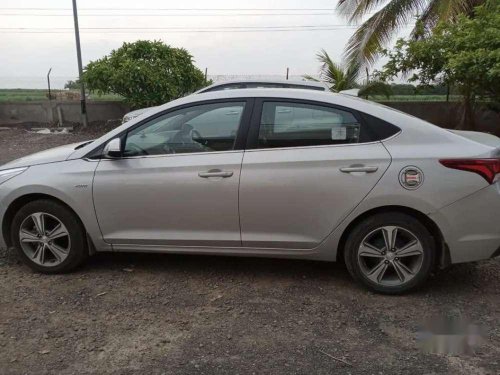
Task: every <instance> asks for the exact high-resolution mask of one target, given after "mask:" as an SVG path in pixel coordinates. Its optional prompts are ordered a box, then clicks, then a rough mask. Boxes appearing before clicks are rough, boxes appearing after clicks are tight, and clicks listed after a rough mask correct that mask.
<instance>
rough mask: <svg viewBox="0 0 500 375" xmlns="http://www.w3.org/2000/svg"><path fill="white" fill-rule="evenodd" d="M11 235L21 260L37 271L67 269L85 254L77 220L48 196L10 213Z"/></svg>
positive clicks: (84, 237) (82, 237) (47, 271)
mask: <svg viewBox="0 0 500 375" xmlns="http://www.w3.org/2000/svg"><path fill="white" fill-rule="evenodd" d="M11 236H12V242H13V243H14V245H15V247H16V248H17V250H18V252H19V254H20V256H21V259H23V261H24V263H26V264H27V265H28V266H29V267H31V268H32V269H34V270H36V271H38V272H43V273H62V272H67V271H70V270H72V269H74V268H75V267H77V266H78V265H80V264H81V263H83V261H84V260H85V259H86V257H87V255H88V252H87V246H86V236H85V230H84V229H83V226H82V224H81V223H80V220H79V219H78V218H77V217H76V215H75V214H74V213H73V212H72V211H71V210H70V209H68V208H67V207H65V206H64V205H62V204H60V203H58V202H55V201H51V200H37V201H33V202H30V203H28V204H26V205H25V206H23V207H22V208H21V209H20V210H19V211H18V212H17V214H16V215H15V216H14V220H13V223H12V232H11Z"/></svg>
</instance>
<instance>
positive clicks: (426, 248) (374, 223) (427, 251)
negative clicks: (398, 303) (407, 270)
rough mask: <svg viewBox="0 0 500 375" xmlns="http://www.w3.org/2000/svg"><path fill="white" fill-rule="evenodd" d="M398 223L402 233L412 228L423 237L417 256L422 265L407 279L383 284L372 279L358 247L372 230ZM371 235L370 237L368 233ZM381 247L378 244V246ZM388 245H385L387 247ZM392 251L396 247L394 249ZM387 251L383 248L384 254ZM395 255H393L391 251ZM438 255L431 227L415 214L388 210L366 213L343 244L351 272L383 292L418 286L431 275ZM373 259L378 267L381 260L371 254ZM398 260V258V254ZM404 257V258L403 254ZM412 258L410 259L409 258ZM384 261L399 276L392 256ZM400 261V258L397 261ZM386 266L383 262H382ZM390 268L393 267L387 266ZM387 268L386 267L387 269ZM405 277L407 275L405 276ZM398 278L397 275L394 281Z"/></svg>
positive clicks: (371, 286)
mask: <svg viewBox="0 0 500 375" xmlns="http://www.w3.org/2000/svg"><path fill="white" fill-rule="evenodd" d="M387 226H395V227H399V228H401V229H402V231H400V232H401V233H403V235H404V234H405V233H407V232H405V230H406V231H409V232H410V234H412V235H413V236H414V237H415V238H416V239H417V240H418V241H420V244H421V246H420V248H421V250H422V256H421V258H420V256H418V255H417V256H416V257H418V258H417V259H418V265H419V266H420V267H419V268H418V267H417V268H418V270H417V271H415V272H414V273H412V274H411V275H412V276H411V277H412V278H411V279H410V278H409V280H408V281H407V282H403V281H401V280H399V282H400V283H401V284H400V285H384V284H383V281H382V282H374V281H373V280H371V279H369V278H368V276H367V272H366V267H363V266H364V264H362V263H363V259H366V258H361V256H358V249H360V246H361V242H362V241H363V240H365V239H366V238H367V236H370V234H371V233H377V230H380V229H381V228H382V227H387ZM375 235H376V234H375ZM368 238H369V237H368ZM377 248H379V247H377ZM385 248H386V246H384V247H383V249H385ZM391 251H393V250H392V249H391ZM385 253H386V252H385V251H384V253H383V254H385ZM391 256H394V255H391ZM435 256H436V246H435V242H434V239H433V237H432V235H431V233H430V232H429V231H428V229H427V228H426V227H425V226H424V225H423V224H422V223H421V222H420V221H419V220H418V219H416V218H415V217H413V216H411V215H407V214H404V213H401V212H386V213H380V214H375V215H373V216H370V217H367V218H366V219H364V220H363V221H361V222H360V223H359V224H357V225H356V227H354V228H353V229H352V231H351V232H350V233H349V235H348V238H347V241H346V244H345V248H344V259H345V263H346V266H347V269H348V271H349V273H350V274H351V276H352V277H353V278H354V279H355V280H356V281H358V282H360V283H361V284H362V285H364V286H365V287H366V288H368V289H369V290H371V291H374V292H377V293H382V294H402V293H406V292H409V291H411V290H415V289H416V288H418V287H419V286H421V285H422V284H423V283H424V282H425V281H426V280H427V278H428V277H429V275H430V274H431V272H432V269H433V265H434V260H435ZM372 259H376V260H374V264H375V266H374V268H375V267H377V264H380V263H378V262H379V259H378V258H372ZM395 259H396V260H398V258H395ZM401 259H403V258H401ZM410 260H411V259H410ZM380 261H381V262H385V263H388V265H387V267H392V271H393V272H394V274H395V275H396V276H399V275H398V273H397V271H396V267H395V266H394V265H393V264H392V260H391V261H388V260H384V258H381V260H380ZM398 262H400V261H398ZM382 267H383V266H382ZM387 269H388V270H390V268H387ZM386 272H387V271H386ZM403 279H404V278H403ZM397 282H398V280H397V279H396V281H395V283H397Z"/></svg>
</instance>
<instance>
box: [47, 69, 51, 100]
mask: <svg viewBox="0 0 500 375" xmlns="http://www.w3.org/2000/svg"><path fill="white" fill-rule="evenodd" d="M51 71H52V68H50V69H49V72H48V73H47V86H49V102H50V101H51V100H52V94H51V93H50V72H51Z"/></svg>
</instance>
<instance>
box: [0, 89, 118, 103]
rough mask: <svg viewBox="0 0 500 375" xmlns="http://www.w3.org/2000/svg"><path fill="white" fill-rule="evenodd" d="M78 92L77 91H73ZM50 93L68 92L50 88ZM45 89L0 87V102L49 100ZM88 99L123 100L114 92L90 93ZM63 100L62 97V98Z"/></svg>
mask: <svg viewBox="0 0 500 375" xmlns="http://www.w3.org/2000/svg"><path fill="white" fill-rule="evenodd" d="M73 92H75V93H78V91H73ZM51 93H52V95H60V94H63V93H68V91H67V90H51ZM47 95H48V91H47V90H40V89H0V102H30V101H44V100H49V98H48V96H47ZM88 99H90V100H117V101H121V100H123V97H122V96H120V95H116V94H105V95H101V96H99V95H97V94H90V96H89V97H88ZM62 100H64V99H62Z"/></svg>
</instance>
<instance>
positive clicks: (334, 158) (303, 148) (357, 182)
mask: <svg viewBox="0 0 500 375" xmlns="http://www.w3.org/2000/svg"><path fill="white" fill-rule="evenodd" d="M256 107H257V111H256V114H257V117H256V120H255V121H253V123H252V132H251V134H252V133H254V134H253V136H252V135H251V136H250V141H251V142H252V138H253V142H254V144H253V145H252V148H253V149H250V150H247V151H246V152H245V156H244V159H243V166H242V171H241V183H240V221H241V235H242V244H243V246H245V247H259V248H286V249H312V248H314V247H316V246H318V245H319V244H320V243H321V242H322V241H323V240H324V239H325V238H326V237H327V236H328V235H329V234H330V233H331V232H332V231H333V230H334V229H335V227H336V226H338V225H339V223H340V222H341V221H342V219H343V218H345V217H346V216H347V215H348V214H349V213H350V212H351V211H352V210H353V209H354V208H355V207H356V206H357V205H358V204H359V203H360V202H361V201H362V200H363V198H364V197H365V196H366V195H367V194H368V193H369V192H370V190H371V189H372V188H373V187H374V186H375V184H376V183H377V182H378V180H379V179H380V178H381V176H382V175H383V174H384V172H385V171H386V170H387V168H388V166H389V164H390V160H391V158H390V155H389V153H388V152H387V150H386V149H385V148H384V146H383V145H382V144H381V143H380V142H372V141H371V139H370V134H369V130H368V129H365V128H364V127H363V124H362V123H361V121H360V119H359V118H358V116H357V115H356V114H355V112H354V111H352V112H351V111H349V110H347V109H339V108H334V107H330V106H327V105H325V106H322V105H317V104H310V103H303V102H300V101H294V102H290V101H288V102H286V101H285V102H283V101H282V102H280V101H275V100H271V99H270V100H269V101H266V100H264V101H263V102H259V103H256ZM254 130H255V131H254Z"/></svg>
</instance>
